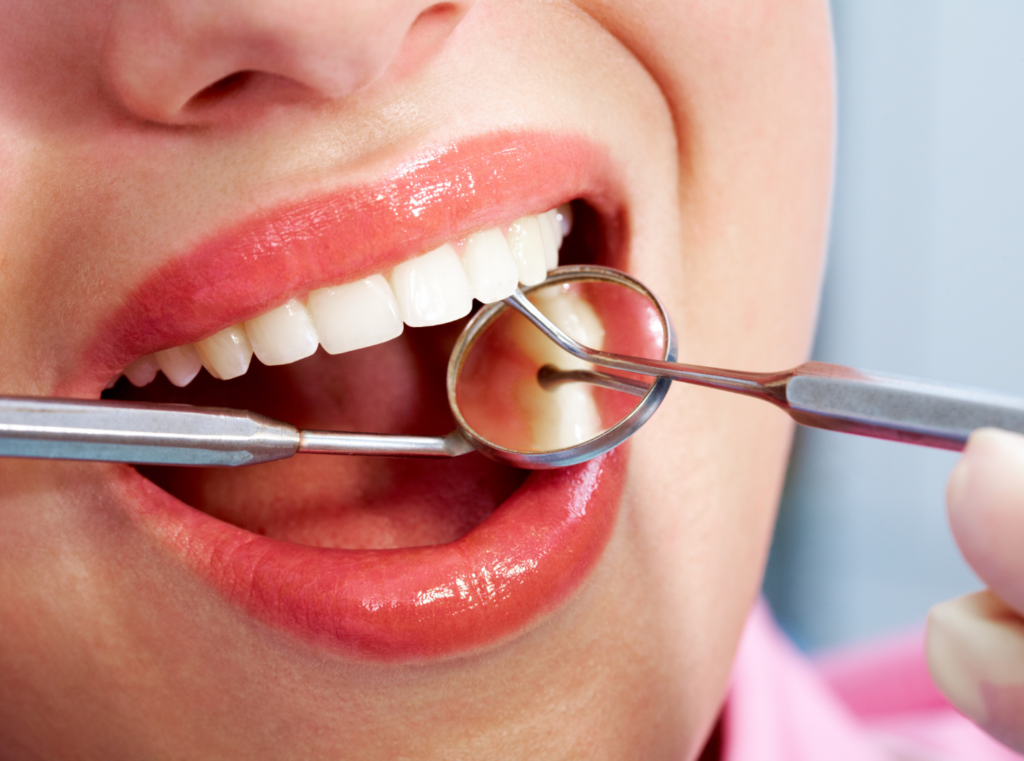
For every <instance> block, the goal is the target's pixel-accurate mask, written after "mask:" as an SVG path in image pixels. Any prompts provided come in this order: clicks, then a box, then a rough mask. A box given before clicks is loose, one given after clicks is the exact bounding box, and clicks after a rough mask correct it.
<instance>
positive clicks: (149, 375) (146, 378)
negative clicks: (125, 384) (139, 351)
mask: <svg viewBox="0 0 1024 761" xmlns="http://www.w3.org/2000/svg"><path fill="white" fill-rule="evenodd" d="M158 372H160V365H158V364H157V363H156V357H154V356H153V355H152V354H147V355H146V356H145V357H139V358H138V359H137V360H135V361H134V362H132V363H131V364H130V365H128V367H126V368H125V369H124V375H125V377H126V378H127V379H128V380H129V381H130V382H131V384H132V385H133V386H137V387H138V388H142V387H143V386H148V385H149V384H150V383H152V382H153V379H154V378H155V377H156V374H157V373H158Z"/></svg>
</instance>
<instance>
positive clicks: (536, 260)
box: [505, 216, 548, 285]
mask: <svg viewBox="0 0 1024 761" xmlns="http://www.w3.org/2000/svg"><path fill="white" fill-rule="evenodd" d="M505 238H506V239H507V240H508V247H509V250H510V251H511V252H512V260H513V261H514V262H515V263H516V270H517V271H518V273H519V282H520V283H522V284H523V285H537V283H542V282H544V278H546V277H547V276H548V272H547V267H546V261H545V257H544V241H543V238H541V232H540V222H539V221H538V220H537V217H534V216H529V217H522V218H520V219H517V220H516V221H515V222H513V223H512V224H510V225H509V226H508V231H507V232H506V234H505Z"/></svg>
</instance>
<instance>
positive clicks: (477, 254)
mask: <svg viewBox="0 0 1024 761" xmlns="http://www.w3.org/2000/svg"><path fill="white" fill-rule="evenodd" d="M462 266H463V267H465V269H466V275H467V276H468V278H469V289H470V291H471V292H472V294H473V298H475V299H476V300H477V301H481V302H483V303H484V304H490V303H491V302H493V301H501V300H502V299H504V298H507V297H509V296H511V295H512V294H513V293H514V292H515V290H516V286H517V285H518V284H519V274H518V271H517V269H516V263H515V262H514V261H513V260H512V252H511V251H510V250H509V247H508V242H507V241H506V240H505V236H504V235H502V234H501V230H499V229H498V228H496V227H495V228H491V229H490V230H484V231H483V232H479V233H474V234H473V235H470V236H469V237H468V238H466V246H465V248H464V249H463V250H462Z"/></svg>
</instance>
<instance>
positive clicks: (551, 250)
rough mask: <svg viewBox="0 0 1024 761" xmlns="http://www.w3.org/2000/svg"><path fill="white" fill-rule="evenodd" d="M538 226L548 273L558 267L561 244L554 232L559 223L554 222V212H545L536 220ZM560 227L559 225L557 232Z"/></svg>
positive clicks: (559, 238)
mask: <svg viewBox="0 0 1024 761" xmlns="http://www.w3.org/2000/svg"><path fill="white" fill-rule="evenodd" d="M537 223H538V225H539V226H540V237H541V242H542V244H543V246H544V267H545V269H547V271H548V272H550V271H551V270H553V269H554V268H555V267H557V266H558V247H559V246H560V245H561V244H562V239H561V236H559V235H558V233H557V232H555V226H556V225H559V223H558V222H557V221H556V220H555V214H554V210H553V209H552V210H551V211H546V212H544V213H543V214H541V215H540V216H539V217H538V218H537ZM560 229H561V225H559V231H560Z"/></svg>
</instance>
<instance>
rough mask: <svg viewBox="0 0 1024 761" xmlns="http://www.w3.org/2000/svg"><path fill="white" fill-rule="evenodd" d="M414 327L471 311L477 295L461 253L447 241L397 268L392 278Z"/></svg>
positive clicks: (403, 311) (408, 321) (404, 316)
mask: <svg viewBox="0 0 1024 761" xmlns="http://www.w3.org/2000/svg"><path fill="white" fill-rule="evenodd" d="M389 280H390V283H391V288H392V290H393V291H394V293H395V298H396V299H397V300H398V308H399V310H400V311H401V314H402V319H403V320H404V321H405V324H406V325H408V326H409V327H410V328H422V327H427V326H429V325H441V324H442V323H445V322H451V321H452V320H457V319H459V318H460V317H465V316H466V315H467V314H469V310H470V309H471V308H472V307H473V296H472V294H471V293H470V290H469V278H468V277H467V276H466V271H465V270H464V269H463V268H462V264H461V262H459V255H458V254H456V253H455V249H454V248H452V247H451V246H450V245H448V244H447V243H446V244H444V245H443V246H441V247H440V248H436V249H434V250H433V251H430V252H428V253H426V254H423V255H422V256H417V257H416V258H415V259H410V260H408V261H405V262H402V263H401V264H399V265H398V266H396V267H395V269H394V270H392V272H391V277H390V278H389Z"/></svg>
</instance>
